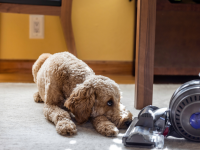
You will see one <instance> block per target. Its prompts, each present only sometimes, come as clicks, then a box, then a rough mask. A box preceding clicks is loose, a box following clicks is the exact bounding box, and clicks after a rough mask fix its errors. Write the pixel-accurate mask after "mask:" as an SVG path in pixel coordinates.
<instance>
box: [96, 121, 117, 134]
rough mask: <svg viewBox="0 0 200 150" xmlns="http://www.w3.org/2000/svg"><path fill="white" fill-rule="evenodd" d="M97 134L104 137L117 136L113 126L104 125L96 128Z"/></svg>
mask: <svg viewBox="0 0 200 150" xmlns="http://www.w3.org/2000/svg"><path fill="white" fill-rule="evenodd" d="M97 130H98V132H99V133H101V134H102V135H105V136H117V135H118V133H119V130H118V129H117V127H116V126H115V125H113V124H105V125H104V126H99V127H98V129H97Z"/></svg>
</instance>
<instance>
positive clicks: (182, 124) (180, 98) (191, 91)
mask: <svg viewBox="0 0 200 150" xmlns="http://www.w3.org/2000/svg"><path fill="white" fill-rule="evenodd" d="M169 109H170V114H169V117H170V122H171V124H172V126H173V127H174V129H175V130H176V132H177V133H178V134H179V135H181V136H182V137H184V138H186V139H188V140H191V141H196V142H200V80H192V81H190V82H187V83H185V84H183V85H182V86H180V87H179V88H178V89H177V90H176V91H175V92H174V94H173V95H172V98H171V100H170V105H169Z"/></svg>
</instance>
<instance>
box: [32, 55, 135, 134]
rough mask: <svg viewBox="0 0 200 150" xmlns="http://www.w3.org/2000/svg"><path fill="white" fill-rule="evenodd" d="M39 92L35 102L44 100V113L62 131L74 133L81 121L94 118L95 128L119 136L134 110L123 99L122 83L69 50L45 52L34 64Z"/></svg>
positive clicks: (102, 132) (34, 73)
mask: <svg viewBox="0 0 200 150" xmlns="http://www.w3.org/2000/svg"><path fill="white" fill-rule="evenodd" d="M32 73H33V77H34V82H35V83H36V84H37V87H38V92H36V93H35V94H34V100H35V102H44V103H45V105H44V110H43V111H44V115H45V117H46V118H47V119H48V120H49V121H52V122H53V123H54V124H55V125H56V130H57V132H58V133H60V134H61V135H73V134H75V133H76V132H77V129H76V125H75V124H74V122H73V121H72V120H71V117H70V116H74V117H75V120H76V121H77V122H78V123H84V122H86V121H88V120H89V119H90V120H91V122H92V124H93V126H94V127H95V129H96V131H97V132H99V133H100V134H102V135H106V136H116V135H117V134H118V129H117V128H125V127H127V126H128V125H129V124H130V123H131V121H132V114H131V113H130V112H129V111H127V110H126V109H125V107H124V106H123V105H122V104H121V103H120V96H121V95H120V90H119V86H118V85H117V84H116V83H115V82H114V81H113V80H111V79H109V78H107V77H104V76H100V75H95V74H94V72H93V70H92V69H91V68H90V67H88V65H87V64H85V63H84V62H83V61H81V60H79V59H78V58H76V57H75V56H74V55H72V54H70V53H68V52H62V53H56V54H54V55H51V54H42V55H41V56H40V57H39V58H38V60H37V61H36V62H35V64H34V65H33V68H32Z"/></svg>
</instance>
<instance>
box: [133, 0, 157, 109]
mask: <svg viewBox="0 0 200 150" xmlns="http://www.w3.org/2000/svg"><path fill="white" fill-rule="evenodd" d="M155 26H156V0H138V4H137V31H136V67H135V69H136V70H135V108H136V109H142V108H143V107H145V106H147V105H151V104H152V97H153V74H154V49H155Z"/></svg>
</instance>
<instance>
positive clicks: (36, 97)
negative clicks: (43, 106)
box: [33, 92, 43, 103]
mask: <svg viewBox="0 0 200 150" xmlns="http://www.w3.org/2000/svg"><path fill="white" fill-rule="evenodd" d="M33 98H34V101H35V102H36V103H42V102H43V100H42V99H41V97H40V95H39V92H36V93H35V94H34V95H33Z"/></svg>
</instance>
